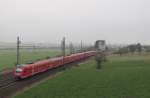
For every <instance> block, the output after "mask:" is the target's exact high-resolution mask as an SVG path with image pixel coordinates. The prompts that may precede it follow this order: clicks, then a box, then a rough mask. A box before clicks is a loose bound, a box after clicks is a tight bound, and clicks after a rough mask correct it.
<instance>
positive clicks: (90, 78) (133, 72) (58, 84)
mask: <svg viewBox="0 0 150 98" xmlns="http://www.w3.org/2000/svg"><path fill="white" fill-rule="evenodd" d="M15 98H150V55H141V56H137V55H135V56H132V55H127V56H122V57H120V56H112V57H110V58H109V61H108V62H106V63H105V64H103V68H102V69H101V70H97V69H96V65H95V61H94V60H93V59H91V60H89V61H87V62H86V63H84V64H81V65H80V67H74V68H72V69H69V70H66V71H64V72H63V73H62V74H60V75H58V76H56V77H53V78H50V79H49V80H47V81H43V82H41V83H40V84H39V85H35V86H33V87H32V88H30V89H28V90H25V91H23V92H22V93H20V94H18V95H17V96H16V97H15Z"/></svg>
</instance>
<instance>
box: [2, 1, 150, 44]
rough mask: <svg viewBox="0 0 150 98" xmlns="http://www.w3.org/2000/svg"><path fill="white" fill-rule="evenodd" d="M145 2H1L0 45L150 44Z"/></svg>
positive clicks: (148, 16)
mask: <svg viewBox="0 0 150 98" xmlns="http://www.w3.org/2000/svg"><path fill="white" fill-rule="evenodd" d="M149 5H150V1H149V0H105V1H101V0H55V1H51V0H2V1H0V14H1V15H0V42H16V38H17V36H20V37H21V40H22V41H23V42H36V43H44V42H46V43H47V42H48V43H60V41H61V40H62V37H66V41H67V42H73V43H80V42H81V40H82V41H83V43H90V44H93V43H94V42H95V41H96V40H106V42H107V43H110V44H134V43H138V42H140V43H142V44H148V45H149V44H150V38H149V36H150V28H149V27H150V10H149V9H150V7H149Z"/></svg>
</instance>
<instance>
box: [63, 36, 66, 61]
mask: <svg viewBox="0 0 150 98" xmlns="http://www.w3.org/2000/svg"><path fill="white" fill-rule="evenodd" d="M65 41H66V38H65V37H63V39H62V56H63V63H64V62H65V55H66V43H65Z"/></svg>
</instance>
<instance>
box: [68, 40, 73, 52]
mask: <svg viewBox="0 0 150 98" xmlns="http://www.w3.org/2000/svg"><path fill="white" fill-rule="evenodd" d="M69 48H70V54H73V44H72V42H71V43H70V45H69Z"/></svg>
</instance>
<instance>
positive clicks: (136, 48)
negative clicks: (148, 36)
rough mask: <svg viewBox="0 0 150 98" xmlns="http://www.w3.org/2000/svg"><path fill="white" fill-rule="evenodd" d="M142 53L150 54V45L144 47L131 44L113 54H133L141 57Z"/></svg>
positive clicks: (138, 44)
mask: <svg viewBox="0 0 150 98" xmlns="http://www.w3.org/2000/svg"><path fill="white" fill-rule="evenodd" d="M142 52H150V46H148V45H147V46H146V45H144V46H143V45H141V44H140V43H137V44H131V45H127V46H124V47H121V48H119V49H118V50H117V51H115V52H113V54H119V55H123V54H127V53H131V54H134V53H138V54H139V55H140V54H141V53H142Z"/></svg>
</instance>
